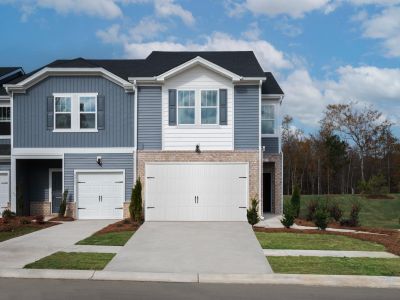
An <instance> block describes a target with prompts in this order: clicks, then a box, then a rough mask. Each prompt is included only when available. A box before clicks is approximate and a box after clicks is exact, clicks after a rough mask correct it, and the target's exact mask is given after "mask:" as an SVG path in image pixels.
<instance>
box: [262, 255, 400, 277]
mask: <svg viewBox="0 0 400 300" xmlns="http://www.w3.org/2000/svg"><path fill="white" fill-rule="evenodd" d="M268 262H269V263H270V265H271V267H272V270H273V271H274V272H275V273H287V274H323V275H371V276H400V259H399V258H365V257H363V258H344V257H306V256H299V257H297V256H275V257H272V256H271V257H268Z"/></svg>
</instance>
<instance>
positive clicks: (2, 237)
mask: <svg viewBox="0 0 400 300" xmlns="http://www.w3.org/2000/svg"><path fill="white" fill-rule="evenodd" d="M43 228H44V227H43ZM43 228H39V227H29V226H26V227H17V228H15V229H14V230H13V231H2V232H0V242H3V241H6V240H9V239H12V238H15V237H18V236H21V235H24V234H28V233H32V232H35V231H38V230H40V229H43Z"/></svg>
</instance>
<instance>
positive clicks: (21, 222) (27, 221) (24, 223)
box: [19, 218, 32, 225]
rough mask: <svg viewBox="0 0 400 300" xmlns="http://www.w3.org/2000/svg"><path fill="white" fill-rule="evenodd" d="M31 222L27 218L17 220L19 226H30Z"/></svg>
mask: <svg viewBox="0 0 400 300" xmlns="http://www.w3.org/2000/svg"><path fill="white" fill-rule="evenodd" d="M31 223H32V221H31V220H30V219H29V218H21V219H19V224H21V225H27V224H31Z"/></svg>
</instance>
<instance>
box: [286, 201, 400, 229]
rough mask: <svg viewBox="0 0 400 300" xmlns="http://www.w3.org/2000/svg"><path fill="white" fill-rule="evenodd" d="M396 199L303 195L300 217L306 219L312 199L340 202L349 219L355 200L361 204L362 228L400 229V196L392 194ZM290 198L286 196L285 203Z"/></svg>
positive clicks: (345, 215)
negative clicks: (308, 204) (308, 205)
mask: <svg viewBox="0 0 400 300" xmlns="http://www.w3.org/2000/svg"><path fill="white" fill-rule="evenodd" d="M391 196H392V197H393V198H394V199H367V198H365V197H363V196H360V195H329V196H326V195H324V196H317V195H302V196H301V210H300V216H301V217H303V218H305V216H306V208H307V203H308V202H309V201H310V200H311V199H321V200H325V199H328V201H332V200H334V201H338V203H340V205H341V206H342V208H343V209H344V217H345V218H347V217H348V215H349V212H350V207H351V204H352V202H353V201H354V200H357V201H359V202H360V203H361V205H362V209H361V212H360V222H361V226H365V227H374V228H392V229H400V194H391ZM288 199H290V196H285V201H287V200H288Z"/></svg>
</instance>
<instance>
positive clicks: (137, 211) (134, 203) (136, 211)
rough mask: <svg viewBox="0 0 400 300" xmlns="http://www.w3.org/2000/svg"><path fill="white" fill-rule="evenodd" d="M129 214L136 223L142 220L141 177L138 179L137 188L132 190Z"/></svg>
mask: <svg viewBox="0 0 400 300" xmlns="http://www.w3.org/2000/svg"><path fill="white" fill-rule="evenodd" d="M129 214H130V216H131V219H132V220H133V221H135V222H140V221H141V220H142V182H141V181H140V177H139V178H138V179H136V183H135V187H134V188H133V189H132V195H131V203H130V204H129Z"/></svg>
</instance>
